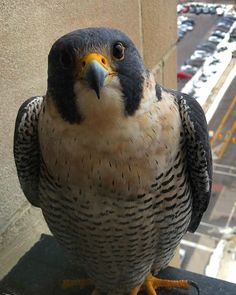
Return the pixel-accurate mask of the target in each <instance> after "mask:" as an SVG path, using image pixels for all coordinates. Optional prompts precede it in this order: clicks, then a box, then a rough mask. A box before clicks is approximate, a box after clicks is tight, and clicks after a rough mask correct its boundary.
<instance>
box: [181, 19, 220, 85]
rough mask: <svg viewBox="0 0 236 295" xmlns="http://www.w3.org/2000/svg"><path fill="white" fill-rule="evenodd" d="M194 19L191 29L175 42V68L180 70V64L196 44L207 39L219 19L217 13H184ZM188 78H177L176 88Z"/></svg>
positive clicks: (191, 52)
mask: <svg viewBox="0 0 236 295" xmlns="http://www.w3.org/2000/svg"><path fill="white" fill-rule="evenodd" d="M184 15H185V16H188V17H189V18H191V19H193V20H194V21H195V26H194V29H193V31H190V32H187V34H186V35H185V36H184V37H183V39H182V40H180V42H178V44H177V69H178V70H180V67H181V65H183V64H184V62H185V61H186V60H187V59H189V58H190V56H191V55H192V54H193V52H194V50H195V49H196V48H197V46H198V45H200V44H201V43H204V42H206V41H207V39H208V37H209V36H210V35H211V32H212V30H213V29H214V26H215V25H216V24H217V22H218V21H219V20H220V19H221V17H219V16H217V15H209V14H200V15H195V14H188V13H186V14H184ZM187 81H188V80H185V79H179V80H178V90H180V89H182V88H183V87H184V85H185V84H186V82H187Z"/></svg>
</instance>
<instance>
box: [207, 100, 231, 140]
mask: <svg viewBox="0 0 236 295" xmlns="http://www.w3.org/2000/svg"><path fill="white" fill-rule="evenodd" d="M235 103H236V96H235V97H234V98H233V100H232V102H231V104H230V106H229V108H228V110H227V112H226V113H225V115H224V117H223V119H222V120H221V122H220V124H219V126H218V128H217V129H216V132H215V134H214V136H213V137H212V139H211V141H210V143H211V145H213V144H214V142H215V141H216V139H217V137H218V135H219V134H220V132H221V130H222V129H223V127H224V125H225V123H226V121H227V120H228V118H229V116H230V114H231V112H232V111H233V109H234V105H235Z"/></svg>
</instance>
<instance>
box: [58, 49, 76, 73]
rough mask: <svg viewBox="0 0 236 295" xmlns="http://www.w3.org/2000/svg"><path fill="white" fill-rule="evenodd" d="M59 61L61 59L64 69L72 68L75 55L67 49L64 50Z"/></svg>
mask: <svg viewBox="0 0 236 295" xmlns="http://www.w3.org/2000/svg"><path fill="white" fill-rule="evenodd" d="M59 61H60V64H61V66H62V67H63V68H64V69H68V68H70V67H71V66H72V64H73V56H72V54H70V53H69V52H67V51H66V50H63V51H62V52H61V53H60V57H59Z"/></svg>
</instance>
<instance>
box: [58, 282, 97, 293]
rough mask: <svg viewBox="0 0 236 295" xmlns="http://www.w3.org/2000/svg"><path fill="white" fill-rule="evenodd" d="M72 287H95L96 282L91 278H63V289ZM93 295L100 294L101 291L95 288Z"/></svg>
mask: <svg viewBox="0 0 236 295" xmlns="http://www.w3.org/2000/svg"><path fill="white" fill-rule="evenodd" d="M72 287H79V288H80V289H85V288H88V287H94V283H93V281H92V280H90V279H74V280H63V283H62V288H63V289H68V288H72ZM91 295H100V292H99V290H98V289H96V288H94V289H93V291H92V293H91Z"/></svg>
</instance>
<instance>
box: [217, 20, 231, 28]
mask: <svg viewBox="0 0 236 295" xmlns="http://www.w3.org/2000/svg"><path fill="white" fill-rule="evenodd" d="M231 26H232V23H229V22H227V21H221V22H219V23H218V24H217V26H216V27H225V28H230V27H231Z"/></svg>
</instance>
